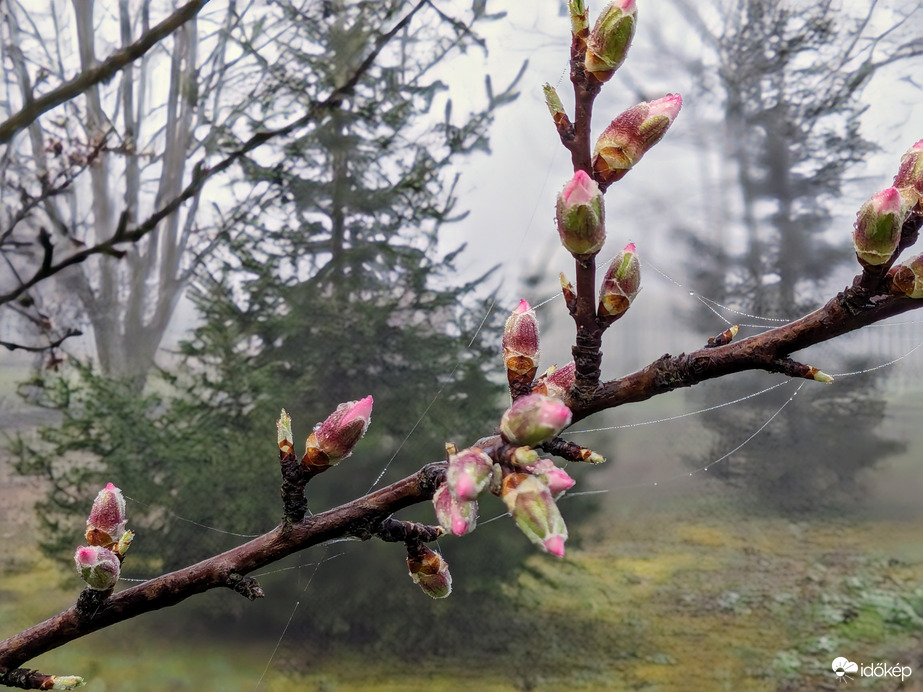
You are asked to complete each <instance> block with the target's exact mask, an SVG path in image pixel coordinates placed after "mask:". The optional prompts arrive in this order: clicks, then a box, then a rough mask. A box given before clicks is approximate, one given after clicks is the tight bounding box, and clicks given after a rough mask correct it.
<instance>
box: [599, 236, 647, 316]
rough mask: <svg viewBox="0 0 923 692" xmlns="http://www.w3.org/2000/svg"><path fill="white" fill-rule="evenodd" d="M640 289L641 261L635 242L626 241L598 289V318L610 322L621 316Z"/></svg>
mask: <svg viewBox="0 0 923 692" xmlns="http://www.w3.org/2000/svg"><path fill="white" fill-rule="evenodd" d="M640 290H641V262H640V261H639V260H638V253H637V252H635V244H634V243H628V245H626V246H625V248H624V249H623V250H622V251H621V252H620V253H619V254H617V255H616V256H615V259H614V260H612V264H610V265H609V270H608V271H607V272H606V277H605V278H604V279H603V283H602V286H601V287H600V289H599V308H598V309H597V316H598V317H599V319H600V320H602V321H604V322H607V323H611V322H614V321H615V320H617V319H618V318H619V317H621V316H622V315H623V314H624V313H625V311H626V310H627V309H628V308H629V306H630V305H631V301H633V300H634V299H635V296H636V295H638V291H640Z"/></svg>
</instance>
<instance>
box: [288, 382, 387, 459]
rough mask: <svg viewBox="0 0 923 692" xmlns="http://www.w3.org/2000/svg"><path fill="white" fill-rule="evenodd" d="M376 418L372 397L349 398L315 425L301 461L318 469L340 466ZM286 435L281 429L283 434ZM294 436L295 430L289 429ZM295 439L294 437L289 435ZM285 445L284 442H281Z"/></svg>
mask: <svg viewBox="0 0 923 692" xmlns="http://www.w3.org/2000/svg"><path fill="white" fill-rule="evenodd" d="M371 418H372V397H371V396H367V397H365V398H364V399H361V400H359V401H348V402H346V403H345V404H340V405H339V406H337V410H336V411H334V412H333V413H332V414H330V416H329V417H328V418H327V420H325V421H324V422H323V423H318V424H317V425H315V426H314V431H313V432H312V433H311V434H310V435H309V436H308V439H307V442H306V443H305V452H304V456H303V457H302V458H301V463H302V464H303V465H304V466H306V467H313V468H314V469H315V470H321V469H327V468H330V467H331V466H336V465H337V464H339V463H340V462H341V461H343V459H345V458H346V457H348V456H349V455H350V454H352V452H353V448H354V447H355V446H356V443H357V442H358V441H359V440H360V439H362V436H363V435H365V431H366V430H368V428H369V422H370V421H371ZM281 434H282V432H281V428H280V435H281ZM288 434H289V435H291V429H290V428H289V429H288ZM289 439H291V438H289ZM280 444H281V442H280Z"/></svg>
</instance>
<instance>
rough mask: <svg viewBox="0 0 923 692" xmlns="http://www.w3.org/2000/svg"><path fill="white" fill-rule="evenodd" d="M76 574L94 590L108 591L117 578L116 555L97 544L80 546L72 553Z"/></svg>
mask: <svg viewBox="0 0 923 692" xmlns="http://www.w3.org/2000/svg"><path fill="white" fill-rule="evenodd" d="M74 564H75V565H76V566H77V574H79V575H80V578H81V579H83V581H85V582H86V584H87V586H89V587H90V588H91V589H93V590H94V591H109V590H110V589H112V588H113V587H114V586H115V584H116V582H117V581H118V580H119V569H120V567H121V563H120V562H119V558H118V556H116V554H115V553H113V552H112V551H111V550H109V549H107V548H103V547H101V546H98V545H90V546H86V545H84V546H80V547H79V548H77V552H76V553H74Z"/></svg>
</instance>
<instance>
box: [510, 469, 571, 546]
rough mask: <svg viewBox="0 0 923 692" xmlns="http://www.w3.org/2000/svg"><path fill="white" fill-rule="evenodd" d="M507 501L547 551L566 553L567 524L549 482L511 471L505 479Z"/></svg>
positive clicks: (525, 530) (518, 521) (517, 519)
mask: <svg viewBox="0 0 923 692" xmlns="http://www.w3.org/2000/svg"><path fill="white" fill-rule="evenodd" d="M503 501H504V502H505V503H506V507H507V509H508V510H509V512H510V514H512V515H513V519H514V520H515V522H516V525H517V526H518V527H519V530H520V531H522V532H523V533H524V534H525V535H526V538H528V539H529V540H530V541H532V542H533V543H535V544H536V545H537V546H538V547H539V548H541V549H542V550H544V551H545V552H547V553H550V554H552V555H555V556H557V557H563V556H564V541H566V540H567V526H566V525H565V524H564V518H563V517H562V516H561V512H560V511H559V510H558V506H557V505H556V504H555V502H554V498H553V497H552V495H551V491H550V490H549V489H548V486H546V485H545V484H544V483H542V482H541V481H540V480H539V479H538V478H536V477H535V476H531V475H529V474H525V473H511V474H510V475H508V476H507V477H506V478H504V479H503Z"/></svg>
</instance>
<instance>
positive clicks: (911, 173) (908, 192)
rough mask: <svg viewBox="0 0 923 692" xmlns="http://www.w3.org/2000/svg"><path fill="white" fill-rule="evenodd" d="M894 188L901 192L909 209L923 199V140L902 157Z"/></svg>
mask: <svg viewBox="0 0 923 692" xmlns="http://www.w3.org/2000/svg"><path fill="white" fill-rule="evenodd" d="M894 187H896V188H897V189H898V190H899V191H900V193H901V197H902V198H903V199H904V202H905V204H906V205H907V208H908V209H910V208H913V207H914V206H916V205H917V204H918V203H919V201H920V200H921V199H923V139H921V140H920V141H919V142H917V143H916V144H914V145H913V146H912V147H910V149H908V150H907V151H906V153H905V154H904V155H903V156H902V157H901V165H900V168H899V169H898V171H897V175H896V176H894Z"/></svg>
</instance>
